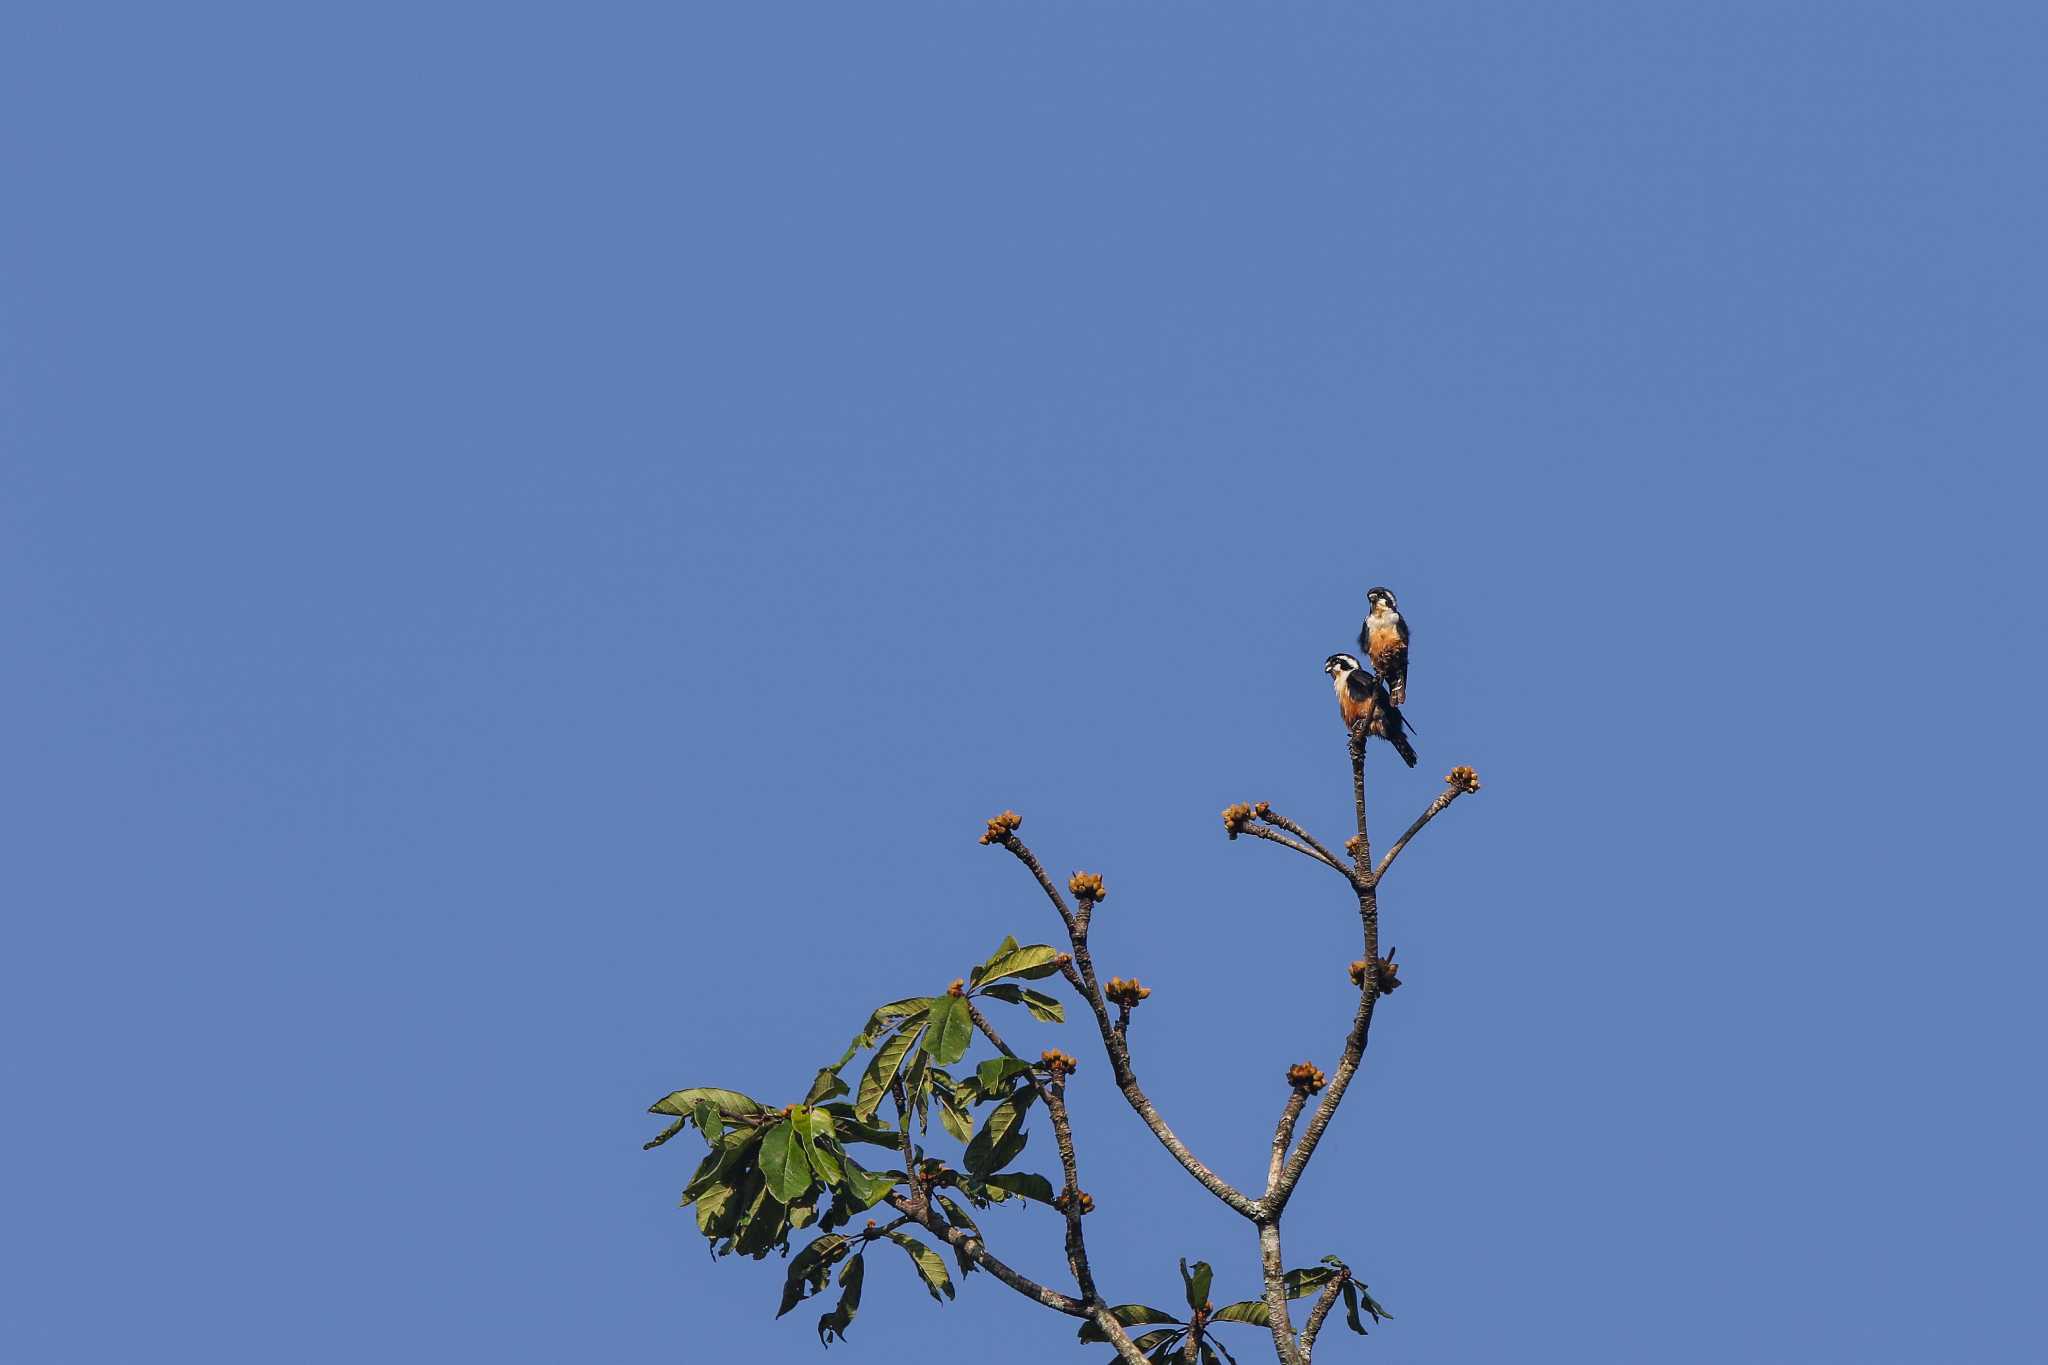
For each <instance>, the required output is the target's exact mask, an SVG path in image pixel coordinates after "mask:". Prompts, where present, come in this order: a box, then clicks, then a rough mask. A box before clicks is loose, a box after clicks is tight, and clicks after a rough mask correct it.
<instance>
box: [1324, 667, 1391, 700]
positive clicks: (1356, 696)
mask: <svg viewBox="0 0 2048 1365" xmlns="http://www.w3.org/2000/svg"><path fill="white" fill-rule="evenodd" d="M1379 685H1380V680H1379V679H1378V678H1375V677H1374V676H1373V675H1372V674H1370V673H1368V672H1366V671H1365V670H1364V669H1362V668H1354V669H1352V670H1351V676H1350V677H1348V678H1346V679H1345V680H1344V691H1345V692H1346V693H1347V694H1349V696H1350V697H1351V700H1353V701H1364V700H1365V699H1366V698H1368V697H1370V696H1371V695H1372V694H1373V691H1374V689H1375V688H1377V687H1379ZM1325 704H1326V705H1327V703H1325Z"/></svg>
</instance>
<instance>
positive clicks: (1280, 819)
mask: <svg viewBox="0 0 2048 1365" xmlns="http://www.w3.org/2000/svg"><path fill="white" fill-rule="evenodd" d="M1257 812H1258V808H1257V807H1253V813H1254V814H1257ZM1258 818H1259V819H1261V820H1264V821H1265V822H1266V823H1267V824H1269V825H1273V826H1275V827H1277V828H1279V829H1284V830H1286V831H1287V832H1288V833H1289V834H1292V835H1293V836H1294V837H1295V838H1297V839H1299V840H1301V841H1302V842H1303V843H1304V844H1307V845H1308V846H1309V847H1310V848H1312V849H1314V850H1315V851H1316V852H1318V853H1320V854H1322V855H1323V861H1324V862H1326V863H1330V864H1331V865H1333V866H1336V867H1342V866H1343V865H1344V863H1343V860H1342V859H1340V858H1338V856H1337V855H1336V854H1334V853H1332V852H1330V850H1329V849H1327V848H1324V847H1323V845H1322V841H1321V840H1319V839H1317V838H1316V836H1315V835H1313V834H1310V833H1309V832H1308V831H1307V830H1305V829H1303V828H1302V827H1301V826H1300V825H1298V824H1296V823H1295V822H1294V821H1292V820H1290V819H1288V818H1287V817H1286V816H1284V815H1282V814H1281V813H1280V812H1279V811H1277V810H1274V809H1273V808H1272V807H1271V806H1267V807H1266V808H1265V813H1264V814H1263V815H1259V816H1258Z"/></svg>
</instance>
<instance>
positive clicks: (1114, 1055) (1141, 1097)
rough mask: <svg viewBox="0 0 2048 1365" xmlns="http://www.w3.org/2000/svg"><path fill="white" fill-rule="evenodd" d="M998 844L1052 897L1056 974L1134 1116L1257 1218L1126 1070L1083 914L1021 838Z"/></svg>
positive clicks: (1212, 1189) (1211, 1187) (1209, 1186)
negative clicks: (1059, 943) (1067, 947)
mask: <svg viewBox="0 0 2048 1365" xmlns="http://www.w3.org/2000/svg"><path fill="white" fill-rule="evenodd" d="M1002 843H1003V847H1005V848H1007V849H1009V850H1010V852H1011V853H1013V854H1015V855H1016V856H1017V859H1018V861H1020V862H1022V863H1023V864H1024V865H1025V866H1026V867H1029V868H1030V869H1031V870H1032V872H1033V874H1034V875H1035V876H1036V877H1037V878H1038V882H1039V885H1041V886H1043V887H1044V888H1045V890H1046V894H1047V895H1049V896H1050V897H1052V901H1053V904H1054V905H1055V906H1058V907H1059V911H1060V918H1061V919H1062V920H1063V921H1065V923H1066V925H1067V940H1068V942H1069V943H1070V944H1071V945H1072V946H1073V949H1074V951H1073V953H1072V955H1071V959H1070V960H1069V961H1068V962H1067V963H1066V964H1065V965H1063V966H1062V967H1061V968H1060V974H1061V975H1062V976H1064V977H1065V978H1066V980H1067V984H1068V985H1069V986H1072V987H1073V988H1074V993H1075V994H1076V995H1079V996H1080V997H1081V999H1082V1000H1084V1001H1086V1002H1087V1004H1088V1008H1089V1009H1090V1010H1091V1011H1092V1012H1093V1013H1094V1015H1095V1026H1096V1029H1097V1031H1099V1032H1100V1033H1101V1034H1102V1047H1103V1051H1104V1052H1106V1053H1107V1054H1108V1056H1109V1069H1110V1076H1111V1079H1113V1080H1114V1081H1115V1082H1116V1088H1117V1090H1118V1091H1119V1092H1120V1093H1121V1094H1122V1095H1123V1097H1124V1099H1125V1101H1126V1102H1127V1103H1129V1105H1130V1106H1131V1108H1132V1110H1133V1111H1135V1112H1136V1113H1137V1115H1138V1117H1139V1118H1141V1119H1143V1120H1144V1121H1145V1126H1146V1127H1147V1128H1150V1129H1151V1130H1152V1136H1154V1137H1156V1138H1158V1139H1159V1142H1160V1145H1161V1146H1163V1147H1165V1148H1166V1150H1167V1151H1169V1152H1171V1153H1172V1154H1173V1159H1174V1160H1176V1161H1178V1162H1179V1163H1180V1164H1181V1166H1182V1168H1183V1169H1185V1170H1186V1171H1187V1173H1188V1174H1189V1175H1192V1176H1193V1177H1194V1178H1195V1179H1196V1180H1198V1181H1200V1182H1201V1184H1202V1188H1204V1189H1206V1190H1207V1191H1209V1193H1211V1194H1213V1195H1215V1196H1216V1197H1217V1198H1218V1199H1220V1200H1222V1201H1223V1202H1224V1203H1225V1204H1226V1205H1228V1206H1229V1207H1230V1208H1232V1209H1234V1210H1236V1211H1237V1212H1238V1213H1241V1214H1243V1215H1244V1216H1245V1217H1247V1218H1253V1217H1256V1216H1257V1213H1258V1208H1257V1205H1256V1203H1255V1202H1254V1201H1253V1200H1252V1199H1251V1197H1250V1196H1248V1195H1246V1194H1245V1193H1244V1192H1243V1191H1242V1190H1239V1189H1238V1188H1237V1187H1236V1186H1234V1185H1232V1184H1231V1183H1230V1182H1229V1181H1227V1180H1225V1179H1224V1178H1223V1177H1222V1176H1220V1175H1217V1174H1216V1172H1214V1171H1212V1170H1210V1169H1209V1167H1208V1166H1207V1165H1205V1164H1204V1163H1203V1162H1202V1160H1201V1158H1199V1157H1197V1156H1196V1155H1195V1154H1194V1153H1193V1152H1191V1151H1189V1150H1188V1147H1187V1144H1186V1143H1184V1142H1182V1141H1181V1140H1180V1139H1179V1138H1178V1137H1176V1136H1175V1135H1174V1132H1173V1129H1171V1128H1169V1127H1168V1126H1167V1124H1166V1120H1165V1119H1163V1118H1161V1117H1160V1115H1159V1109H1158V1107H1157V1106H1156V1105H1154V1104H1153V1103H1152V1101H1151V1099H1150V1098H1149V1097H1147V1096H1146V1094H1145V1091H1144V1089H1143V1087H1141V1086H1140V1085H1139V1084H1138V1077H1137V1074H1136V1072H1134V1071H1133V1070H1132V1069H1131V1050H1130V1046H1129V1045H1128V1044H1127V1043H1126V1042H1125V1040H1124V1035H1123V1034H1122V1033H1120V1032H1119V1031H1118V1030H1117V1027H1116V1025H1115V1024H1114V1023H1113V1022H1111V1020H1110V1017H1109V1009H1108V1007H1107V1006H1106V1005H1104V1004H1103V1000H1102V988H1101V986H1100V985H1098V984H1097V981H1096V976H1095V960H1094V958H1093V957H1092V956H1091V955H1090V954H1089V952H1088V927H1087V916H1086V912H1085V911H1084V912H1083V914H1082V915H1080V916H1076V915H1073V914H1070V913H1068V911H1067V908H1066V904H1065V902H1063V901H1062V900H1061V899H1060V894H1059V892H1058V891H1057V890H1055V889H1054V887H1053V884H1052V880H1051V879H1050V878H1049V877H1047V876H1046V875H1045V869H1043V868H1042V867H1040V866H1039V864H1038V859H1037V858H1035V857H1033V856H1032V854H1031V850H1030V849H1028V848H1026V847H1025V846H1024V841H1023V840H1021V839H1019V838H1017V836H1016V835H1014V834H1012V835H1009V836H1007V837H1005V838H1004V839H1003V840H1002Z"/></svg>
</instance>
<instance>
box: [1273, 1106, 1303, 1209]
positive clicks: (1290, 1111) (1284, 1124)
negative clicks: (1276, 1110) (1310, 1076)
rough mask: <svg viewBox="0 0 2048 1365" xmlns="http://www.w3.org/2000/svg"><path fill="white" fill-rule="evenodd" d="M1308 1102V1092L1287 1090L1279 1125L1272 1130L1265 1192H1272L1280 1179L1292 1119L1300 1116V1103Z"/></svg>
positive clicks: (1291, 1135) (1289, 1139)
mask: <svg viewBox="0 0 2048 1365" xmlns="http://www.w3.org/2000/svg"><path fill="white" fill-rule="evenodd" d="M1306 1103H1308V1092H1307V1091H1305V1090H1289V1091H1288V1092H1287V1107H1286V1108H1285V1109H1283V1110H1281V1111H1280V1126H1279V1127H1277V1128H1275V1129H1274V1130H1273V1159H1272V1160H1271V1161H1270V1162H1268V1163H1267V1165H1266V1193H1267V1194H1268V1195H1270V1194H1272V1192H1273V1184H1274V1182H1275V1181H1277V1180H1279V1179H1280V1164H1281V1163H1282V1162H1283V1161H1285V1160H1286V1159H1287V1144H1288V1143H1290V1142H1292V1141H1293V1140H1294V1121H1295V1120H1296V1119H1298V1118H1300V1117H1301V1107H1302V1105H1304V1104H1306Z"/></svg>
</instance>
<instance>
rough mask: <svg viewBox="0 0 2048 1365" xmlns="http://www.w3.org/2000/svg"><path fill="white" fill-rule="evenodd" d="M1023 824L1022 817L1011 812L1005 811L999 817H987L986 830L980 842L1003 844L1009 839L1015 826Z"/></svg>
mask: <svg viewBox="0 0 2048 1365" xmlns="http://www.w3.org/2000/svg"><path fill="white" fill-rule="evenodd" d="M1023 823H1024V817H1023V816H1021V815H1019V814H1017V812H1015V811H1013V810H1006V811H1004V812H1003V813H1002V814H1001V815H992V816H990V817H989V822H988V829H987V830H986V831H984V832H983V834H982V836H981V842H982V843H984V844H1000V843H1003V842H1005V841H1007V840H1008V839H1009V837H1010V835H1011V833H1012V832H1014V831H1015V830H1016V828H1017V826H1019V825H1021V824H1023Z"/></svg>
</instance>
